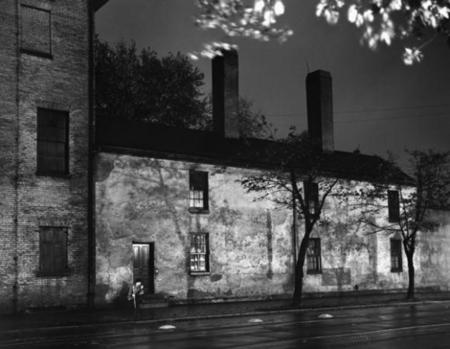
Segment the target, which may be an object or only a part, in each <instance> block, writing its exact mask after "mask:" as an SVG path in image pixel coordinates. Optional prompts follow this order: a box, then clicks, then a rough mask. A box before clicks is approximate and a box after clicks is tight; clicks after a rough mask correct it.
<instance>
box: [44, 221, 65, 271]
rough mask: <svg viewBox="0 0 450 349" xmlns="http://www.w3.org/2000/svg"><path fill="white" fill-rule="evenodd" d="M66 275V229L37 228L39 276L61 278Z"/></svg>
mask: <svg viewBox="0 0 450 349" xmlns="http://www.w3.org/2000/svg"><path fill="white" fill-rule="evenodd" d="M66 273H67V228H65V227H40V228H39V275H41V276H61V275H64V274H66Z"/></svg>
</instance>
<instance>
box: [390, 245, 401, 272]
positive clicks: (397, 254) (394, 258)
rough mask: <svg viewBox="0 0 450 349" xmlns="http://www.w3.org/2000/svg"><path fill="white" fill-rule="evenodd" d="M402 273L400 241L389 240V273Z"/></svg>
mask: <svg viewBox="0 0 450 349" xmlns="http://www.w3.org/2000/svg"><path fill="white" fill-rule="evenodd" d="M401 271H403V266H402V240H400V239H391V272H393V273H398V272H401Z"/></svg>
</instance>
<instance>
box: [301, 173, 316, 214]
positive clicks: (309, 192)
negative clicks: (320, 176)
mask: <svg viewBox="0 0 450 349" xmlns="http://www.w3.org/2000/svg"><path fill="white" fill-rule="evenodd" d="M303 189H304V191H305V202H306V203H307V204H308V207H309V212H310V213H311V214H315V213H316V212H317V211H318V209H319V185H318V184H317V183H314V182H309V181H304V182H303Z"/></svg>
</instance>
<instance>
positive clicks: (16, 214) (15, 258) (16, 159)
mask: <svg viewBox="0 0 450 349" xmlns="http://www.w3.org/2000/svg"><path fill="white" fill-rule="evenodd" d="M15 5H16V14H15V17H16V18H15V19H16V101H15V103H16V130H15V131H16V134H15V137H14V138H15V139H14V147H15V149H14V213H13V214H14V217H13V222H14V223H13V229H14V247H13V253H14V256H13V265H14V283H13V287H12V288H13V289H12V295H13V298H12V303H13V311H14V312H15V313H16V312H17V311H18V310H19V171H20V169H19V146H20V145H19V137H20V124H19V122H20V95H19V92H20V76H19V74H20V19H19V11H20V7H19V6H20V4H19V1H18V0H16V4H15Z"/></svg>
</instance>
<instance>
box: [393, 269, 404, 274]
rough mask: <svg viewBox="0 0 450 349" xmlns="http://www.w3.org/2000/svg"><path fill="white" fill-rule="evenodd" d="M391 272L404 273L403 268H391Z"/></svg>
mask: <svg viewBox="0 0 450 349" xmlns="http://www.w3.org/2000/svg"><path fill="white" fill-rule="evenodd" d="M391 273H398V274H399V273H403V269H391Z"/></svg>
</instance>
